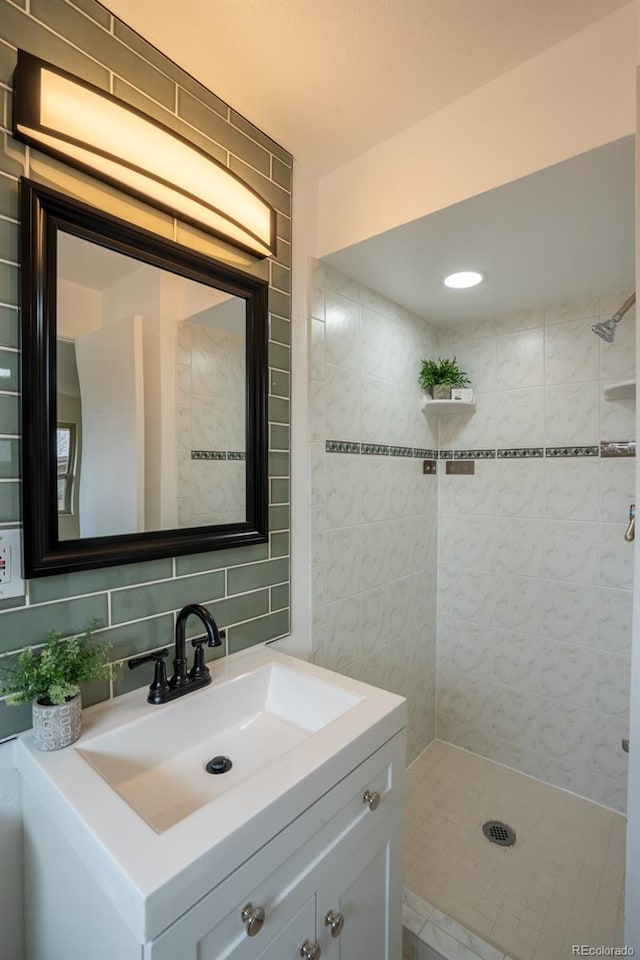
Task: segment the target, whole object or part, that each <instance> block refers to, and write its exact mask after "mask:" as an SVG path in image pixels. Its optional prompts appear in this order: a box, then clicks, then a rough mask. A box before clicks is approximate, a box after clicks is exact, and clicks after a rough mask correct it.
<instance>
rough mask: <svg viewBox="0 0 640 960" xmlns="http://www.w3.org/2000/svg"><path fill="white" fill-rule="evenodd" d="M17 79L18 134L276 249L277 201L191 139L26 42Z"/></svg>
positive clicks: (157, 201) (183, 213)
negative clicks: (36, 53)
mask: <svg viewBox="0 0 640 960" xmlns="http://www.w3.org/2000/svg"><path fill="white" fill-rule="evenodd" d="M14 79H15V110H14V134H15V136H16V137H17V138H18V139H20V140H23V141H24V142H25V143H28V144H31V145H32V146H34V147H37V148H38V149H40V150H42V151H44V152H45V153H49V154H51V155H52V156H54V157H58V158H60V159H62V160H65V161H66V162H67V163H70V164H72V165H73V166H75V167H78V168H79V169H80V170H84V171H86V172H88V173H90V174H92V175H94V176H98V177H100V178H101V179H102V180H105V181H106V182H107V183H111V184H113V185H114V186H116V187H118V188H119V189H121V190H124V191H125V192H126V193H129V194H131V195H132V196H134V197H139V198H141V199H143V200H145V201H146V202H148V203H151V204H152V205H154V206H156V207H159V208H160V209H162V210H166V211H168V212H169V213H171V214H173V215H174V216H176V217H178V219H180V220H184V221H186V222H188V223H191V224H194V225H195V226H197V227H199V228H200V229H203V230H205V231H207V232H209V233H213V234H215V235H216V236H218V237H221V238H222V239H224V240H226V241H227V242H229V243H232V244H233V245H234V246H236V247H240V248H241V249H243V250H247V251H248V252H249V253H252V254H254V255H256V256H259V257H267V256H269V255H270V254H272V253H275V245H276V216H275V211H274V210H273V208H272V207H270V206H269V204H268V203H266V202H265V201H264V200H263V199H262V198H261V197H260V196H258V194H257V193H256V192H255V191H254V190H252V189H251V187H249V186H247V184H246V183H244V182H243V181H242V180H241V179H240V178H239V177H237V176H236V175H235V174H234V173H232V172H231V171H230V170H227V169H226V167H223V166H222V165H221V164H220V163H218V162H217V161H216V160H214V159H213V157H211V156H209V154H207V153H205V152H204V151H203V150H200V149H199V148H198V147H196V146H194V145H193V144H191V143H189V141H188V140H185V139H184V138H183V137H181V136H179V134H177V133H174V132H173V131H172V130H170V129H169V128H168V127H165V126H164V125H163V124H160V123H158V122H156V121H155V120H151V119H149V117H147V116H146V115H145V114H144V113H141V112H140V111H139V110H136V109H135V108H134V107H131V106H129V104H127V103H125V102H124V101H122V100H119V99H118V98H117V97H114V96H112V95H111V94H109V93H105V92H104V91H103V90H100V89H99V88H98V87H95V86H93V85H92V84H90V83H87V82H86V81H84V80H79V79H78V78H77V77H74V76H73V75H72V74H69V73H67V72H66V71H64V70H60V69H59V68H58V67H55V66H53V65H52V64H50V63H47V62H46V61H44V60H40V59H38V58H37V57H34V56H32V55H31V54H29V53H26V52H25V51H24V50H19V51H18V64H17V67H16V71H15V75H14Z"/></svg>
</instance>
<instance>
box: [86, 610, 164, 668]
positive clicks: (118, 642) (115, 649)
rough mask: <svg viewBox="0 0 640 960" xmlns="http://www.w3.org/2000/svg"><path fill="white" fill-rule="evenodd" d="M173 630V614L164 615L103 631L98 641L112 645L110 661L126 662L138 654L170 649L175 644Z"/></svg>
mask: <svg viewBox="0 0 640 960" xmlns="http://www.w3.org/2000/svg"><path fill="white" fill-rule="evenodd" d="M173 628H174V618H173V614H172V613H163V614H162V615H161V616H159V617H151V618H150V619H149V620H139V621H138V622H137V623H125V624H124V625H123V626H121V627H110V628H109V629H108V630H102V631H101V632H100V633H99V634H96V639H97V640H99V641H103V642H105V643H108V644H109V645H110V647H111V649H110V651H109V659H110V660H126V659H128V658H129V657H133V656H135V655H136V654H138V653H144V652H145V650H155V649H157V648H158V647H170V646H171V645H172V643H173Z"/></svg>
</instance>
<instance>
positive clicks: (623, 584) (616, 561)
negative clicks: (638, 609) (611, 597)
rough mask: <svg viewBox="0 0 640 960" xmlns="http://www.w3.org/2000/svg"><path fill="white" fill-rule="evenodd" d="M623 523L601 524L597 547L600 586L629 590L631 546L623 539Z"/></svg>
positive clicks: (631, 581)
mask: <svg viewBox="0 0 640 960" xmlns="http://www.w3.org/2000/svg"><path fill="white" fill-rule="evenodd" d="M626 529H627V525H626V524H625V523H601V524H600V545H599V554H600V555H599V567H600V585H601V586H602V587H616V588H618V589H621V590H631V589H632V587H633V544H632V543H627V541H626V540H625V539H624V535H625V531H626Z"/></svg>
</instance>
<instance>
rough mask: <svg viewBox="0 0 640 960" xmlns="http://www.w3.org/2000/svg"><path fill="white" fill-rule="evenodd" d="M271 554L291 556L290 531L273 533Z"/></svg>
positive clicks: (274, 555) (273, 555)
mask: <svg viewBox="0 0 640 960" xmlns="http://www.w3.org/2000/svg"><path fill="white" fill-rule="evenodd" d="M271 556H272V557H288V556H289V533H288V531H284V532H283V533H272V534H271Z"/></svg>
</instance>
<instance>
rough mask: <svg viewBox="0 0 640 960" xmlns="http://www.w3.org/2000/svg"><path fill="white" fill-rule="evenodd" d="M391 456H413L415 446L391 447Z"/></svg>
mask: <svg viewBox="0 0 640 960" xmlns="http://www.w3.org/2000/svg"><path fill="white" fill-rule="evenodd" d="M389 456H390V457H413V447H389Z"/></svg>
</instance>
